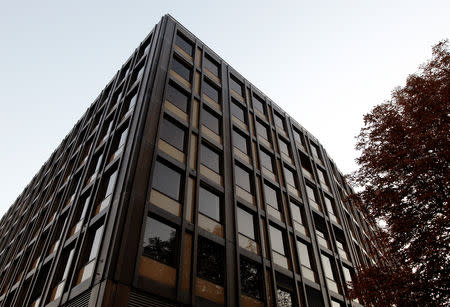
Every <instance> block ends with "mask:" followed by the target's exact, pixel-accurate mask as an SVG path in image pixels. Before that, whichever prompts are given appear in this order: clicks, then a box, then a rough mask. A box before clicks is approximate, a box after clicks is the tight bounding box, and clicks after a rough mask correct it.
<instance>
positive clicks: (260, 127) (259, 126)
mask: <svg viewBox="0 0 450 307" xmlns="http://www.w3.org/2000/svg"><path fill="white" fill-rule="evenodd" d="M256 132H257V133H258V134H259V135H260V136H262V137H263V138H265V139H266V140H269V135H268V134H267V128H266V127H265V126H264V125H263V124H261V123H260V122H259V121H256Z"/></svg>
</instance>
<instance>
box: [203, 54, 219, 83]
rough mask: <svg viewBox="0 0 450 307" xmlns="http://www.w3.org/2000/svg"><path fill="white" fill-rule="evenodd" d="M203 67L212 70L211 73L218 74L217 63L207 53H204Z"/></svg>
mask: <svg viewBox="0 0 450 307" xmlns="http://www.w3.org/2000/svg"><path fill="white" fill-rule="evenodd" d="M205 68H206V69H208V70H209V71H210V72H212V73H213V75H215V76H217V77H218V76H219V64H218V63H217V62H216V61H215V60H213V59H212V58H211V57H210V56H209V55H207V54H205Z"/></svg>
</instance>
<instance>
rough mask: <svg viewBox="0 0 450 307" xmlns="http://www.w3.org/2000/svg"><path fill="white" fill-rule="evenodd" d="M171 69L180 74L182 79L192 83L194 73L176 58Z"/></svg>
mask: <svg viewBox="0 0 450 307" xmlns="http://www.w3.org/2000/svg"><path fill="white" fill-rule="evenodd" d="M171 68H172V69H173V70H174V71H175V72H176V73H177V74H179V75H180V76H181V77H182V78H184V79H186V80H187V81H189V82H190V81H191V79H192V71H191V68H190V67H189V66H187V65H186V64H184V63H183V62H182V61H181V60H179V59H177V58H176V57H174V58H173V60H172V66H171Z"/></svg>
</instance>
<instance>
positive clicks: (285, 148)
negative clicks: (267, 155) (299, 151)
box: [278, 139, 291, 157]
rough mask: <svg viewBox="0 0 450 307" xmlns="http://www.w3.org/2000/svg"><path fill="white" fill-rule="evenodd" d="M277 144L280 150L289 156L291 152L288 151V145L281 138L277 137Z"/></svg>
mask: <svg viewBox="0 0 450 307" xmlns="http://www.w3.org/2000/svg"><path fill="white" fill-rule="evenodd" d="M279 140H280V141H279V142H278V145H279V146H280V152H282V153H284V154H285V155H287V156H289V157H290V156H291V153H290V151H289V145H288V144H287V143H286V142H285V141H284V140H282V139H279Z"/></svg>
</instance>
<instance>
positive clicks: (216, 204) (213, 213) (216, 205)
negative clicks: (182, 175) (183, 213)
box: [198, 187, 221, 222]
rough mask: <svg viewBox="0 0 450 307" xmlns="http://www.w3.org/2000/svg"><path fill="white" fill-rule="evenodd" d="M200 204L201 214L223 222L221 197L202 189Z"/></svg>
mask: <svg viewBox="0 0 450 307" xmlns="http://www.w3.org/2000/svg"><path fill="white" fill-rule="evenodd" d="M198 203H199V212H200V213H202V214H204V215H206V216H209V217H210V218H212V219H214V220H216V221H218V222H220V221H221V209H220V197H219V196H218V195H216V194H214V193H212V192H210V191H209V190H206V189H205V188H203V187H200V195H199V200H198Z"/></svg>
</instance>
